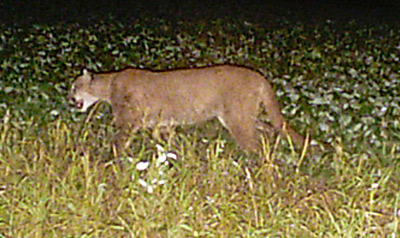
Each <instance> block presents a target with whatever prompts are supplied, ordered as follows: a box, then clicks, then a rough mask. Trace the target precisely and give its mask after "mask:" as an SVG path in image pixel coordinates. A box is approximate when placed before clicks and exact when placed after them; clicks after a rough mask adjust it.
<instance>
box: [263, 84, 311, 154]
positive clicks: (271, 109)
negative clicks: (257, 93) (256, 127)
mask: <svg viewBox="0 0 400 238" xmlns="http://www.w3.org/2000/svg"><path fill="white" fill-rule="evenodd" d="M265 86H266V87H265V88H264V92H263V93H262V97H263V99H262V102H263V104H264V106H265V110H266V111H267V113H268V117H269V119H270V120H271V124H272V126H273V127H274V128H275V130H277V131H278V132H279V133H281V134H283V135H288V136H289V137H290V138H291V140H292V141H293V142H294V143H295V144H296V146H298V147H302V146H303V144H304V137H303V136H301V135H300V134H298V133H297V132H296V131H295V130H293V128H292V127H290V125H289V124H288V123H286V120H285V118H284V117H283V115H282V112H281V110H280V107H279V104H278V101H277V100H276V96H275V93H274V91H273V90H272V88H271V86H270V85H269V84H268V83H266V84H265Z"/></svg>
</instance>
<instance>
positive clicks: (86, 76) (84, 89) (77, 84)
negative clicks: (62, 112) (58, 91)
mask: <svg viewBox="0 0 400 238" xmlns="http://www.w3.org/2000/svg"><path fill="white" fill-rule="evenodd" d="M92 81H93V75H92V74H91V73H90V72H89V71H88V70H86V69H84V70H83V73H82V75H80V76H78V77H77V78H76V79H75V81H74V82H73V83H72V86H71V89H70V91H69V94H68V97H69V99H70V101H72V102H73V103H74V104H75V107H76V108H77V109H78V110H79V111H81V112H86V110H87V109H88V108H89V107H90V106H92V105H93V104H95V103H96V102H97V101H99V99H100V98H99V97H98V96H96V95H95V91H96V90H95V89H94V88H93V84H92Z"/></svg>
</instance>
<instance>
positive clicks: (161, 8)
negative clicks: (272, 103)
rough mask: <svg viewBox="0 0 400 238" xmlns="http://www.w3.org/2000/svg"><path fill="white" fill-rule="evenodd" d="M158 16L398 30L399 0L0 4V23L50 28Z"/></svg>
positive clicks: (12, 0)
mask: <svg viewBox="0 0 400 238" xmlns="http://www.w3.org/2000/svg"><path fill="white" fill-rule="evenodd" d="M144 16H146V17H156V18H157V17H162V18H165V19H167V20H171V21H174V20H190V21H196V20H199V19H203V20H207V19H215V18H221V17H234V18H241V19H244V20H251V21H252V22H258V23H266V24H267V23H268V22H269V21H270V20H271V19H275V20H276V19H280V18H282V19H283V18H285V19H289V20H291V21H300V22H305V23H307V22H315V21H317V22H318V21H322V20H328V19H329V20H333V21H335V22H342V21H343V22H348V21H350V20H353V19H354V20H356V21H357V22H359V23H360V24H367V25H375V24H389V25H393V26H398V25H399V24H398V23H399V20H400V1H398V0H382V1H379V0H364V1H356V0H350V1H344V0H337V1H329V0H265V1H261V0H259V1H245V0H230V1H229V0H198V1H197V0H196V1H193V0H187V1H177V0H172V1H160V0H158V1H151V0H148V1H143V0H139V1H122V0H115V1H105V0H86V1H77V0H75V1H74V0H72V1H66V0H62V1H61V0H36V1H33V0H5V1H4V0H3V1H0V21H1V23H2V24H6V25H10V24H18V25H26V24H28V25H30V24H33V23H34V24H54V23H60V22H61V23H63V22H79V23H89V24H90V23H92V22H93V21H98V20H101V19H105V18H107V17H113V18H117V19H118V18H121V19H129V18H138V17H144Z"/></svg>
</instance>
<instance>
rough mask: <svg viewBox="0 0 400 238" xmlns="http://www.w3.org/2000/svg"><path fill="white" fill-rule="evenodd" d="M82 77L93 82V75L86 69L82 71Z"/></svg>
mask: <svg viewBox="0 0 400 238" xmlns="http://www.w3.org/2000/svg"><path fill="white" fill-rule="evenodd" d="M82 76H83V78H84V79H86V80H89V81H90V80H92V74H91V73H90V72H89V70H87V69H86V68H84V69H83V70H82Z"/></svg>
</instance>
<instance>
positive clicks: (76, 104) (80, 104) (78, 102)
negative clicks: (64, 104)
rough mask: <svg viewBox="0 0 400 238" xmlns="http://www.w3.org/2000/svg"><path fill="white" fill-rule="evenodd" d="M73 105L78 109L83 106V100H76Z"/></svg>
mask: <svg viewBox="0 0 400 238" xmlns="http://www.w3.org/2000/svg"><path fill="white" fill-rule="evenodd" d="M75 107H76V108H78V109H79V110H80V109H82V108H83V100H78V101H76V103H75Z"/></svg>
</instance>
